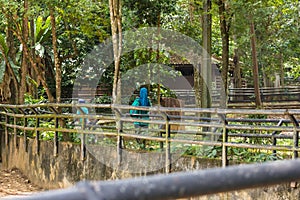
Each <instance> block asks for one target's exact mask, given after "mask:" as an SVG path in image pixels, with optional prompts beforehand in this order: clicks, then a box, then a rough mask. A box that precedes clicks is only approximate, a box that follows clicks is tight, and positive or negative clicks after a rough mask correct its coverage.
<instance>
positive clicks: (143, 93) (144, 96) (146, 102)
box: [130, 87, 151, 128]
mask: <svg viewBox="0 0 300 200" xmlns="http://www.w3.org/2000/svg"><path fill="white" fill-rule="evenodd" d="M132 106H151V102H150V99H149V97H148V90H147V88H144V87H143V88H141V89H140V96H138V97H137V98H136V99H135V100H134V102H133V103H132ZM148 113H149V112H148V111H146V110H130V114H131V115H132V116H133V117H136V118H140V119H149V116H148ZM138 115H141V116H138ZM148 125H149V124H148V123H145V122H134V126H135V128H140V127H142V128H147V127H148Z"/></svg>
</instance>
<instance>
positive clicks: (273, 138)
mask: <svg viewBox="0 0 300 200" xmlns="http://www.w3.org/2000/svg"><path fill="white" fill-rule="evenodd" d="M282 124H283V119H280V120H279V122H278V124H277V126H282ZM277 133H278V131H274V132H273V133H272V145H273V146H276V145H277V139H276V137H275V135H276V134H277ZM276 154H277V151H276V150H273V156H275V157H277V155H276Z"/></svg>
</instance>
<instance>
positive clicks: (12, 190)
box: [0, 165, 43, 199]
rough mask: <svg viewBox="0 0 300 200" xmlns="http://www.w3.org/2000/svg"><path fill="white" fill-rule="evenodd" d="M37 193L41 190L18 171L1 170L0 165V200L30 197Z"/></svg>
mask: <svg viewBox="0 0 300 200" xmlns="http://www.w3.org/2000/svg"><path fill="white" fill-rule="evenodd" d="M39 191H43V189H42V188H40V187H38V186H36V185H34V184H32V183H31V182H30V180H28V178H27V177H26V176H24V175H23V174H22V173H21V171H20V170H18V169H11V170H2V168H1V165H0V199H5V198H4V197H13V196H26V195H31V194H33V193H35V192H39Z"/></svg>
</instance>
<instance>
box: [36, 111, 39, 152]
mask: <svg viewBox="0 0 300 200" xmlns="http://www.w3.org/2000/svg"><path fill="white" fill-rule="evenodd" d="M38 127H40V118H39V117H38V116H36V124H35V128H36V129H35V134H36V135H35V142H36V153H37V154H38V155H39V153H40V131H39V130H38V129H37V128H38Z"/></svg>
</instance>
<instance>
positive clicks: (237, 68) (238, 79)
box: [233, 49, 242, 88]
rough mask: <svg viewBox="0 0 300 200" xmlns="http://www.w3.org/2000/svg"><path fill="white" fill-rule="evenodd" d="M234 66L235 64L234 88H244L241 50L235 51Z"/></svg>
mask: <svg viewBox="0 0 300 200" xmlns="http://www.w3.org/2000/svg"><path fill="white" fill-rule="evenodd" d="M233 64H234V71H233V77H234V78H233V86H234V88H241V87H242V76H241V65H240V55H239V49H235V50H234V57H233Z"/></svg>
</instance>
